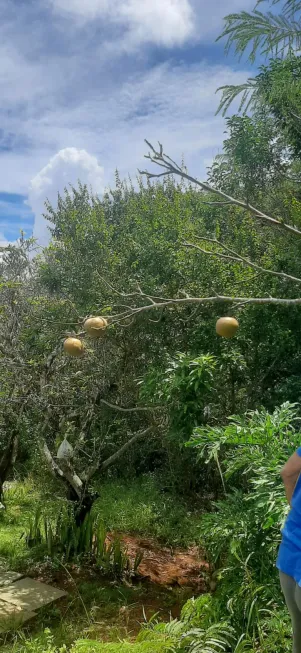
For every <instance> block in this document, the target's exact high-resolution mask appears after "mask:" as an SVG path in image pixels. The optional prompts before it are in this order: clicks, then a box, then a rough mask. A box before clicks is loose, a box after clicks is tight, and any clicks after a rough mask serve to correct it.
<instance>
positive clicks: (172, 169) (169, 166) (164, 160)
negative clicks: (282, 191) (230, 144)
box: [140, 140, 301, 236]
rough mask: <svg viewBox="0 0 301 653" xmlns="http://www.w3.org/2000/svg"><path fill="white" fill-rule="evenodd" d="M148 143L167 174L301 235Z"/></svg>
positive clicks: (154, 159)
mask: <svg viewBox="0 0 301 653" xmlns="http://www.w3.org/2000/svg"><path fill="white" fill-rule="evenodd" d="M145 142H146V144H147V145H148V146H149V147H150V148H151V150H152V152H153V154H152V155H151V154H149V155H147V156H146V158H148V159H149V160H150V161H151V163H155V164H156V165H159V166H161V167H163V168H165V170H166V173H165V174H174V175H177V176H179V177H182V179H186V180H187V181H189V182H190V183H192V184H196V185H197V186H198V187H199V188H201V189H202V190H203V191H206V192H210V193H213V194H214V195H218V197H221V198H222V199H223V200H226V201H227V202H229V203H230V204H232V205H233V206H238V207H239V208H241V209H244V210H245V211H248V212H249V213H251V214H252V215H253V216H254V217H255V218H258V219H259V220H261V221H262V222H263V223H266V224H268V225H271V226H273V227H279V228H280V229H283V230H285V231H287V232H289V233H291V234H294V235H295V236H301V231H299V229H297V227H294V226H292V225H289V224H286V223H285V222H282V221H281V220H279V219H277V218H273V217H272V216H270V215H267V213H265V212H264V211H261V210H260V209H257V208H256V207H254V206H252V205H251V204H249V203H248V202H244V201H243V200H238V199H236V198H235V197H232V196H231V195H228V194H227V193H225V192H224V191H222V190H220V189H218V188H214V187H213V186H211V185H210V184H208V183H207V182H202V181H199V180H198V179H196V178H195V177H191V175H188V174H187V173H186V172H184V170H181V169H180V168H179V166H178V165H177V164H176V166H175V165H173V163H171V159H169V157H168V156H167V155H166V154H164V153H163V150H162V148H160V152H157V151H156V150H155V148H154V147H153V146H152V145H151V143H149V142H148V141H147V140H145ZM140 174H142V175H145V176H146V177H148V178H149V179H150V178H154V177H159V176H160V177H162V176H164V173H161V174H155V173H151V172H149V171H148V170H142V171H140Z"/></svg>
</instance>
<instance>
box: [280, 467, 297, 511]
mask: <svg viewBox="0 0 301 653" xmlns="http://www.w3.org/2000/svg"><path fill="white" fill-rule="evenodd" d="M298 478H299V473H298V474H294V475H292V476H283V477H282V480H283V483H284V487H285V495H286V498H287V500H288V503H289V504H290V505H291V501H292V496H293V494H294V489H295V487H296V483H297V480H298Z"/></svg>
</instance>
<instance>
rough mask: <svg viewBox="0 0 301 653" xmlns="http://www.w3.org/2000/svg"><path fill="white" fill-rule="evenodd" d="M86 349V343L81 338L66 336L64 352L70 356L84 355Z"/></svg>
mask: <svg viewBox="0 0 301 653" xmlns="http://www.w3.org/2000/svg"><path fill="white" fill-rule="evenodd" d="M84 351H85V348H84V345H83V343H82V341H81V340H79V338H66V340H65V341H64V352H65V353H66V354H68V356H73V357H74V358H79V357H80V356H83V354H84Z"/></svg>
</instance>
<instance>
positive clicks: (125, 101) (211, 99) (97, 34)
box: [0, 0, 254, 243]
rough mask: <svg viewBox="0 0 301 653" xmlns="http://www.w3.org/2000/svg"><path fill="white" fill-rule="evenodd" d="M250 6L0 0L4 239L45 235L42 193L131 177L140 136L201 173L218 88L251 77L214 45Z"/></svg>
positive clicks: (198, 0)
mask: <svg viewBox="0 0 301 653" xmlns="http://www.w3.org/2000/svg"><path fill="white" fill-rule="evenodd" d="M253 7H254V0H0V12H1V24H0V98H1V101H0V115H1V122H0V243H3V242H6V241H7V240H8V241H11V240H14V239H15V238H16V237H18V235H19V232H20V229H24V230H25V232H26V234H27V235H31V233H32V232H33V233H34V235H35V236H36V237H38V238H39V239H40V242H43V243H44V242H45V241H46V240H47V229H46V227H45V223H44V221H43V218H42V212H43V206H44V201H45V199H46V197H48V198H49V199H50V201H52V202H55V200H56V197H57V192H58V191H60V190H62V188H63V187H64V186H66V185H68V184H69V183H73V184H76V182H77V180H78V179H79V178H80V179H81V181H82V182H84V183H85V182H86V183H88V184H89V185H91V186H92V188H93V190H94V191H95V192H98V193H99V194H101V193H102V191H103V189H104V188H105V187H107V186H108V185H109V184H112V183H114V170H115V169H116V168H118V169H119V171H120V174H121V176H122V177H124V176H126V175H128V174H130V175H131V176H133V177H134V176H135V174H136V170H137V168H138V167H143V166H144V162H143V155H144V154H145V152H146V148H145V145H144V138H148V139H149V140H153V141H154V142H156V141H158V140H160V141H161V142H163V144H164V146H165V150H166V151H168V153H169V154H170V155H171V156H172V157H173V158H177V159H181V157H182V155H184V158H185V163H186V165H187V166H188V167H189V169H190V171H192V172H193V173H194V174H196V175H197V176H199V177H202V176H204V174H205V170H206V166H207V165H209V163H210V162H211V160H212V157H213V156H214V155H215V154H216V153H217V152H218V151H220V148H221V143H222V140H223V137H224V135H223V132H224V129H225V123H224V120H223V119H222V118H221V117H216V116H215V115H214V114H215V110H216V107H217V103H218V96H216V95H215V90H216V88H217V87H218V86H221V85H223V84H227V83H239V82H242V81H244V80H245V79H246V78H247V77H248V76H249V75H250V74H253V72H254V71H252V70H251V69H250V65H249V64H247V63H246V62H242V63H240V64H239V63H238V62H237V60H236V59H235V58H234V57H231V56H229V57H227V58H225V56H224V52H223V44H216V43H215V38H216V36H217V35H218V34H219V33H220V31H221V28H222V25H223V22H222V21H223V16H224V15H225V14H227V13H230V12H233V11H237V10H241V9H246V10H250V9H252V8H253Z"/></svg>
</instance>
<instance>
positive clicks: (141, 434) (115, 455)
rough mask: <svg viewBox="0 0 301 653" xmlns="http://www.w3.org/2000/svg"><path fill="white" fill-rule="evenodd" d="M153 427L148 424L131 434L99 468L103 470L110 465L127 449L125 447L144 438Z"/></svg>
mask: <svg viewBox="0 0 301 653" xmlns="http://www.w3.org/2000/svg"><path fill="white" fill-rule="evenodd" d="M153 428H154V427H153V426H149V427H148V428H147V429H145V431H140V432H139V433H135V435H133V437H132V438H131V439H130V440H128V442H126V443H125V444H124V445H123V447H121V448H120V449H119V450H118V451H116V453H113V454H112V456H110V457H109V458H107V460H105V461H104V462H103V463H102V464H101V469H102V470H104V469H107V468H108V467H110V466H111V465H113V463H115V462H116V460H118V459H119V458H120V457H121V456H122V455H123V454H124V452H125V451H127V449H129V448H130V447H131V446H132V444H134V442H136V441H137V440H141V439H142V438H144V437H145V436H146V435H148V434H149V433H150V432H151V431H152V430H153Z"/></svg>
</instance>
